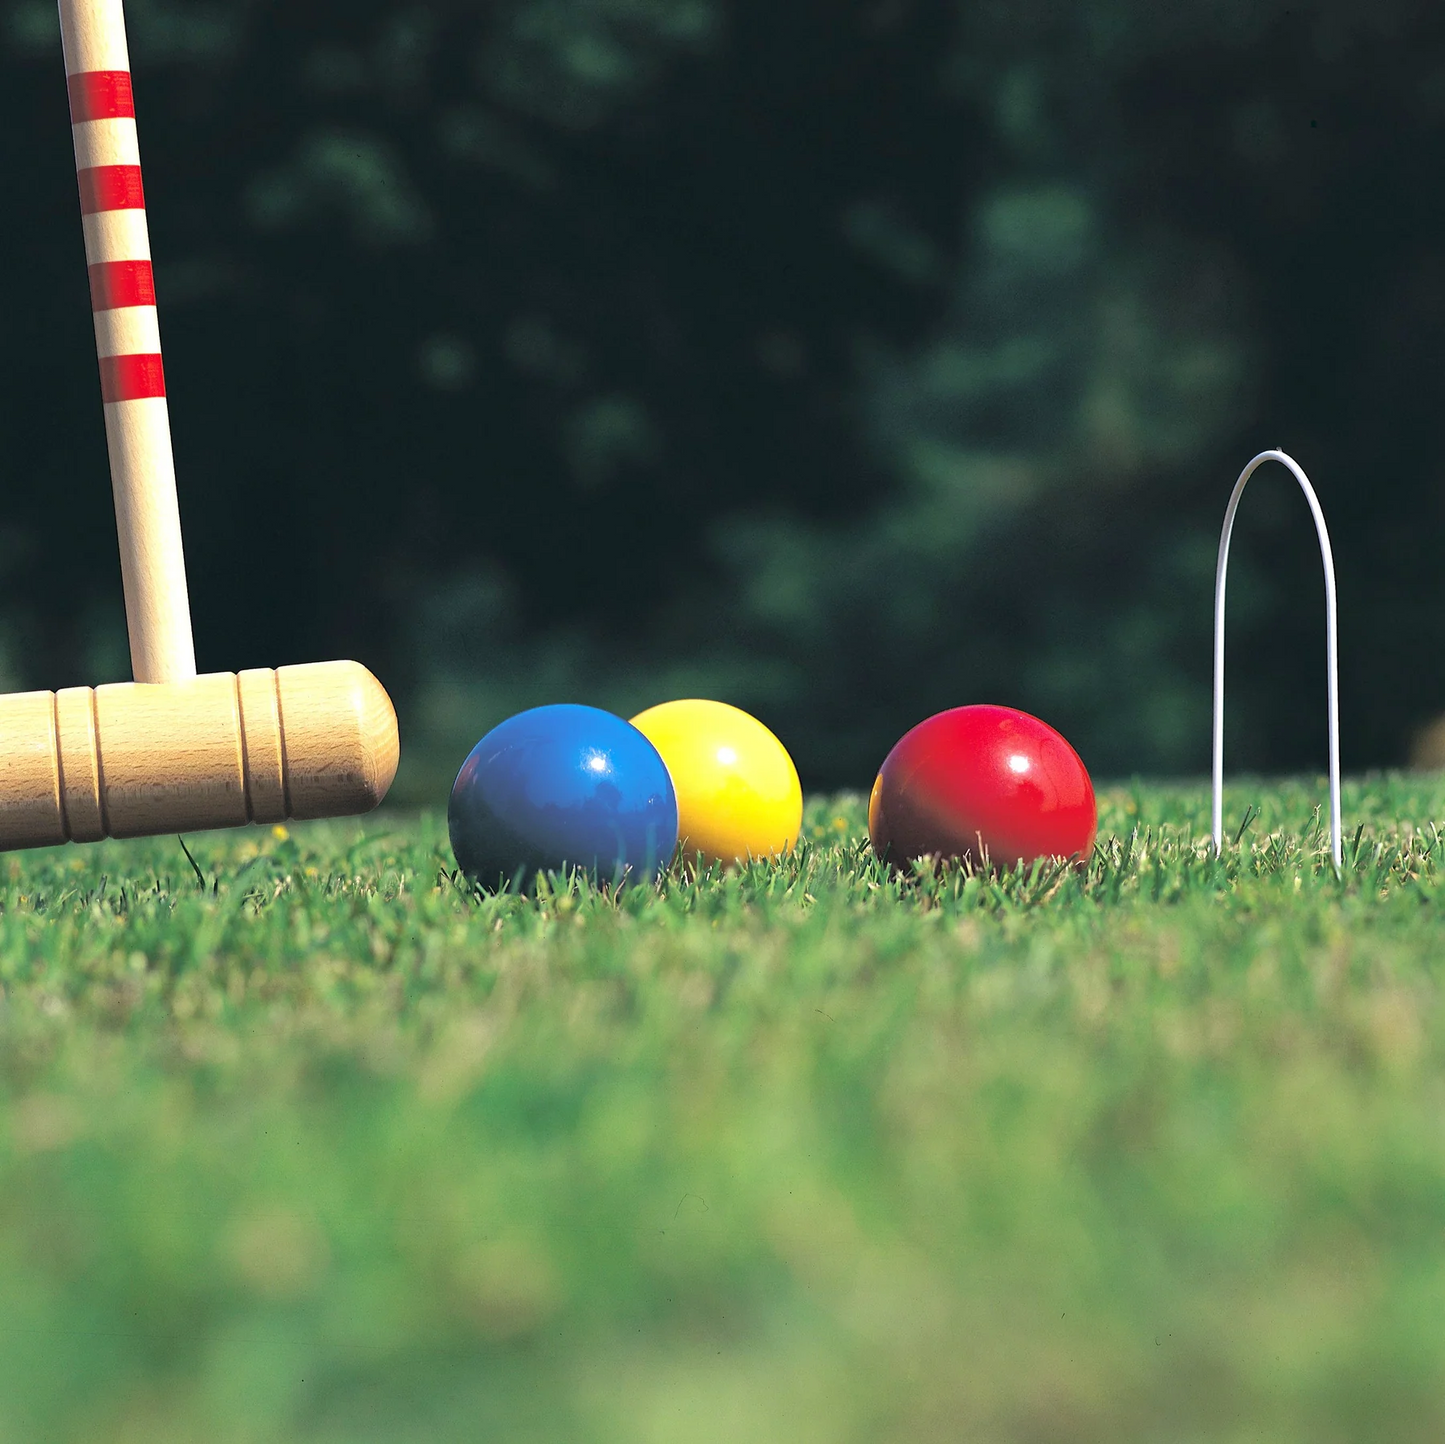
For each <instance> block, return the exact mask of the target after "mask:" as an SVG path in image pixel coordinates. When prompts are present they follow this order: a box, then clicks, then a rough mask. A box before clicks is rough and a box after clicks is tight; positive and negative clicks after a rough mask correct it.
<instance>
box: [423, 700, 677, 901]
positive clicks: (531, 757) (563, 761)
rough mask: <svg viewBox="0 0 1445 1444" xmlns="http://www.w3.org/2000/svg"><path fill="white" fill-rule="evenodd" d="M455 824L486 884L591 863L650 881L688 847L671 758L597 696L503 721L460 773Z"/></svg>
mask: <svg viewBox="0 0 1445 1444" xmlns="http://www.w3.org/2000/svg"><path fill="white" fill-rule="evenodd" d="M447 830H448V831H449V832H450V834H451V841H452V851H453V852H454V853H455V854H456V859H457V864H458V865H459V866H460V867H461V869H462V871H463V872H465V873H467V874H468V875H470V876H471V877H474V878H476V880H477V881H478V882H480V883H481V884H482V885H483V886H485V887H490V888H506V887H522V886H525V885H526V883H527V882H529V881H530V880H531V879H532V878H533V877H534V876H535V875H536V874H537V873H538V872H562V871H565V870H567V869H570V868H582V869H585V870H586V871H588V872H590V873H592V874H593V875H594V876H595V877H596V878H597V879H598V880H599V881H601V882H609V883H612V884H614V885H620V884H621V883H622V882H624V881H631V882H637V881H640V880H644V879H645V880H647V881H651V880H652V879H653V878H655V877H656V876H657V874H658V873H659V872H660V871H661V870H662V869H663V868H664V867H666V866H667V864H668V863H669V862H670V861H671V859H672V855H673V853H674V852H675V851H676V849H677V795H676V793H675V792H674V791H673V786H672V779H671V777H669V776H668V772H667V766H666V764H665V763H664V762H663V760H662V758H661V756H660V755H659V754H658V751H657V748H655V747H654V746H653V745H652V743H651V742H649V741H648V740H647V738H646V737H644V736H643V735H642V733H641V732H639V731H638V730H637V728H635V727H634V726H633V725H632V724H631V723H630V722H626V721H624V720H623V719H622V718H621V717H615V716H613V714H612V713H611V712H604V711H602V710H601V709H600V708H598V707H581V706H575V705H573V704H571V703H562V704H557V705H553V706H548V707H533V708H531V709H530V710H529V711H526V712H519V713H518V714H517V715H516V716H515V717H509V718H508V719H507V720H506V721H505V722H502V723H499V724H498V725H497V726H496V727H493V728H492V730H491V731H490V732H488V733H487V735H486V736H485V737H483V738H482V740H481V741H480V742H478V743H477V745H476V746H475V747H473V748H472V750H471V752H470V753H469V754H468V755H467V760H466V761H465V762H464V763H462V768H461V771H460V772H458V773H457V780H456V781H455V782H454V783H453V784H452V795H451V800H450V802H449V803H448V805H447Z"/></svg>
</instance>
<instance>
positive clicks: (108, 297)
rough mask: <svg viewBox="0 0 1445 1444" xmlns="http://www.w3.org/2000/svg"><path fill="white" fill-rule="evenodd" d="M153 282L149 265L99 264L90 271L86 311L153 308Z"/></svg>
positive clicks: (114, 262) (154, 281)
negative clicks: (88, 308) (88, 304)
mask: <svg viewBox="0 0 1445 1444" xmlns="http://www.w3.org/2000/svg"><path fill="white" fill-rule="evenodd" d="M155 303H156V278H155V272H154V271H152V270H151V263H150V262H149V261H101V262H100V263H99V264H98V265H94V266H92V267H91V268H90V308H91V310H92V311H118V310H120V309H121V307H123V306H154V305H155Z"/></svg>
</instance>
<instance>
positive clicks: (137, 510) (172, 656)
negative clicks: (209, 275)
mask: <svg viewBox="0 0 1445 1444" xmlns="http://www.w3.org/2000/svg"><path fill="white" fill-rule="evenodd" d="M59 3H60V28H61V34H62V37H63V40H64V45H65V74H66V78H67V82H68V85H69V90H70V119H71V130H72V134H73V136H74V139H75V166H76V171H77V173H78V178H79V181H80V210H81V217H82V220H83V223H84V226H85V254H86V260H87V262H88V263H89V266H90V294H91V305H92V309H93V311H94V313H95V344H96V351H97V354H98V355H99V357H100V389H101V397H102V399H103V401H104V403H105V432H106V441H107V443H108V446H109V450H110V476H111V485H112V487H113V490H114V493H115V521H116V530H117V532H118V533H119V536H120V569H121V577H122V579H123V581H124V583H125V612H126V622H127V624H128V626H129V628H130V658H131V670H132V673H133V674H134V676H135V680H136V681H137V682H182V681H186V680H187V679H189V678H191V677H194V676H195V675H196V654H195V646H194V644H193V642H192V640H191V608H190V598H189V596H188V594H187V590H186V563H185V555H184V552H183V551H182V547H181V518H180V510H179V507H178V506H177V503H176V471H175V462H174V460H173V458H172V455H171V428H170V416H169V413H168V412H167V410H166V383H165V373H164V371H163V370H162V367H161V339H160V327H159V324H158V321H157V317H156V293H155V280H154V276H153V275H152V272H151V251H150V235H149V232H148V230H147V228H146V214H145V198H144V193H143V191H142V189H141V174H140V149H139V146H138V143H137V140H136V127H135V105H134V103H133V101H132V99H131V78H130V57H129V52H128V51H127V49H126V41H125V15H124V12H123V11H122V8H121V0H59Z"/></svg>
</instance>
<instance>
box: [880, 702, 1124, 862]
mask: <svg viewBox="0 0 1445 1444" xmlns="http://www.w3.org/2000/svg"><path fill="white" fill-rule="evenodd" d="M1098 826H1099V810H1098V804H1097V803H1096V802H1095V800H1094V785H1093V783H1092V782H1091V781H1090V780H1089V772H1088V769H1087V768H1086V767H1085V766H1084V764H1083V761H1082V760H1081V759H1080V757H1079V754H1078V753H1077V752H1075V751H1074V749H1073V748H1072V747H1071V746H1070V745H1069V743H1068V742H1067V741H1066V740H1065V739H1064V738H1063V737H1062V736H1061V735H1060V734H1059V733H1058V732H1056V731H1055V730H1054V729H1053V728H1052V727H1050V726H1049V724H1048V723H1047V722H1041V721H1040V720H1039V719H1038V718H1037V717H1031V716H1030V715H1029V714H1028V713H1027V712H1020V711H1018V710H1017V709H1016V708H1014V707H996V706H991V705H977V706H972V707H954V708H952V709H951V710H950V711H947V712H940V713H938V714H937V716H934V717H930V718H929V719H928V720H927V721H926V722H920V723H919V724H918V726H916V727H915V728H913V729H912V730H911V731H910V732H908V733H906V734H905V735H904V736H903V737H902V738H901V739H900V740H899V741H898V743H897V744H896V745H895V746H894V748H893V750H892V751H891V752H890V753H889V754H888V756H887V757H886V758H885V759H884V761H883V766H882V768H880V769H879V772H878V779H877V781H876V782H874V784H873V795H872V797H871V798H870V799H869V802H868V834H869V836H870V837H871V838H872V840H873V850H874V852H876V853H877V854H878V856H879V857H881V858H885V859H887V861H889V862H890V863H892V864H893V865H894V866H895V867H906V866H907V865H908V864H909V863H910V862H912V861H913V860H914V859H916V858H920V857H926V856H933V857H937V858H939V859H957V860H959V861H969V862H972V863H974V864H975V865H978V866H983V865H985V864H986V865H988V866H991V867H995V868H1007V867H1012V866H1014V865H1015V864H1017V863H1025V864H1027V863H1031V862H1033V861H1035V860H1036V859H1037V858H1041V857H1062V858H1072V859H1087V858H1088V856H1089V855H1090V853H1091V852H1092V850H1093V846H1094V837H1095V834H1096V833H1097V831H1098Z"/></svg>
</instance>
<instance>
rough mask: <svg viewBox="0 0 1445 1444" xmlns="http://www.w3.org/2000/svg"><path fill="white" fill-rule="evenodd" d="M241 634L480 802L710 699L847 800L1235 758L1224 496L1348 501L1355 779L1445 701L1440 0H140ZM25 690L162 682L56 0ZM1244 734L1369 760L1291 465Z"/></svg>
mask: <svg viewBox="0 0 1445 1444" xmlns="http://www.w3.org/2000/svg"><path fill="white" fill-rule="evenodd" d="M128 11H129V22H130V30H131V43H132V59H133V64H134V68H135V71H136V89H137V99H138V107H139V119H140V130H141V144H142V150H143V153H144V158H145V165H146V180H147V190H148V198H149V203H150V218H151V227H152V240H153V245H154V249H155V253H156V257H157V284H158V289H159V293H160V303H161V319H162V328H163V332H164V336H165V345H166V353H167V370H168V375H169V378H170V392H171V405H172V415H173V421H174V426H175V436H176V449H177V459H178V466H179V471H180V482H181V488H182V508H183V514H184V518H185V523H186V534H187V544H188V556H189V564H190V571H191V576H192V591H193V599H194V606H195V620H196V629H197V640H198V647H199V652H200V660H201V663H202V665H203V666H204V667H207V668H217V669H221V668H225V669H232V668H236V667H241V666H250V665H277V664H279V663H282V662H288V661H301V660H316V659H320V658H324V657H329V656H337V655H354V656H357V657H359V658H360V659H362V660H364V661H366V662H368V663H369V664H370V665H371V666H372V667H373V669H374V670H376V671H377V673H378V674H379V675H380V676H381V677H382V678H383V680H385V681H386V682H387V684H388V686H389V687H390V688H391V690H392V692H393V694H394V695H395V696H396V697H397V699H398V701H399V703H400V705H401V710H402V713H403V728H404V748H405V750H406V753H407V759H408V768H409V772H408V774H407V776H408V779H409V782H408V784H407V785H408V786H409V787H410V789H411V792H412V795H413V796H430V797H433V798H434V797H435V796H436V795H437V793H438V789H439V788H441V787H444V785H445V780H446V778H447V776H448V775H449V770H450V769H451V768H454V767H455V765H456V763H457V761H459V759H460V756H461V755H462V752H463V751H464V749H465V747H466V746H467V745H469V743H470V742H471V741H472V740H474V739H475V738H476V737H477V736H479V735H480V734H481V732H482V731H484V730H485V729H486V728H487V727H488V726H490V725H491V724H492V723H493V722H495V721H496V720H498V719H499V718H500V717H501V716H502V715H504V714H505V713H506V712H507V711H509V710H514V709H516V708H519V707H522V706H526V705H532V704H535V703H538V702H542V701H553V700H562V699H571V700H583V701H593V702H597V703H599V704H601V705H605V706H611V707H613V708H615V709H617V710H621V711H626V710H628V709H635V708H637V707H640V706H643V705H646V704H647V703H649V702H654V701H659V700H663V699H664V698H666V697H668V696H676V695H685V694H686V695H696V694H704V695H714V696H719V697H723V698H726V699H728V700H732V701H735V702H737V703H739V704H740V705H743V706H747V707H749V708H751V709H753V710H755V711H757V712H758V713H759V714H760V715H762V716H763V717H764V718H765V719H766V720H767V721H768V722H769V723H770V724H772V725H773V726H774V728H775V730H777V731H778V732H779V733H780V734H781V735H782V736H783V737H784V739H785V741H787V742H788V744H789V745H790V747H791V748H792V750H793V751H794V754H795V756H796V757H797V759H798V762H799V765H800V768H801V770H802V771H803V772H804V774H805V779H806V780H807V781H809V782H811V783H814V784H828V785H854V786H861V785H866V784H867V783H868V781H869V780H870V779H871V775H872V771H873V769H874V767H875V766H876V764H877V762H878V760H879V759H880V757H881V756H882V754H883V752H884V751H885V750H886V749H887V747H888V746H889V745H890V744H891V743H892V741H893V740H894V739H895V738H896V737H897V736H898V735H899V734H900V733H901V732H902V731H903V730H904V729H905V728H907V727H908V726H910V725H911V724H912V723H913V722H915V721H917V720H919V719H920V718H921V717H923V716H925V715H927V714H928V713H929V712H931V711H935V710H938V709H939V708H942V707H944V706H948V705H954V704H957V703H959V702H963V701H970V700H998V701H1007V702H1012V703H1015V704H1018V705H1021V706H1024V707H1027V708H1029V709H1030V710H1033V711H1037V712H1039V713H1041V714H1042V715H1044V716H1046V717H1048V718H1049V719H1050V720H1051V721H1053V722H1054V723H1055V724H1056V725H1058V726H1059V727H1061V728H1062V729H1063V730H1064V731H1065V732H1066V733H1067V734H1068V735H1069V736H1070V737H1071V738H1072V739H1073V740H1074V741H1075V742H1076V744H1077V745H1078V746H1079V748H1080V750H1081V751H1082V752H1083V754H1084V756H1085V758H1086V760H1088V761H1089V763H1090V764H1091V766H1092V767H1093V768H1094V769H1095V770H1096V772H1101V773H1103V774H1105V775H1111V774H1114V775H1117V774H1122V773H1129V772H1135V771H1139V772H1160V771H1164V772H1184V771H1197V770H1199V769H1201V768H1202V767H1203V766H1204V765H1205V763H1206V760H1207V743H1208V717H1207V712H1208V673H1209V627H1210V601H1211V592H1212V579H1213V554H1214V548H1215V545H1216V541H1217V535H1218V532H1217V529H1218V525H1219V519H1220V515H1221V513H1222V510H1223V506H1224V502H1225V499H1226V497H1227V495H1228V490H1229V487H1230V485H1231V484H1232V482H1233V479H1234V477H1235V475H1236V474H1237V472H1238V470H1239V468H1240V466H1241V465H1242V464H1243V463H1244V461H1246V460H1247V459H1248V458H1249V457H1250V456H1251V455H1253V454H1254V452H1255V451H1257V450H1259V449H1261V448H1262V447H1264V446H1267V445H1275V444H1278V445H1282V446H1284V447H1286V448H1287V449H1289V450H1291V451H1292V452H1293V453H1294V454H1295V455H1296V456H1298V457H1299V459H1300V460H1301V461H1302V463H1303V464H1304V465H1305V466H1306V468H1307V469H1308V470H1310V471H1311V473H1312V475H1313V477H1314V480H1315V482H1316V485H1317V486H1318V489H1319V491H1320V494H1321V497H1322V499H1323V501H1324V505H1325V509H1326V513H1327V515H1328V517H1329V519H1330V522H1331V525H1332V528H1333V531H1334V533H1335V538H1336V550H1337V553H1338V560H1339V564H1340V586H1341V606H1342V625H1343V666H1344V711H1345V725H1346V734H1345V745H1346V762H1347V765H1348V766H1350V767H1352V768H1362V767H1366V766H1374V765H1385V764H1391V763H1396V762H1399V761H1401V760H1403V759H1404V758H1405V757H1406V756H1407V754H1408V752H1409V749H1410V746H1411V739H1412V737H1413V736H1414V735H1415V734H1416V733H1417V731H1418V729H1420V728H1421V727H1422V726H1423V725H1424V724H1425V723H1426V722H1428V721H1429V720H1430V719H1431V718H1432V717H1433V716H1434V715H1435V714H1436V713H1438V712H1440V711H1441V710H1445V672H1442V668H1441V665H1440V662H1441V656H1442V641H1445V608H1442V603H1441V599H1440V596H1439V594H1438V593H1437V591H1436V585H1437V580H1436V579H1437V572H1438V565H1439V558H1440V556H1441V554H1442V548H1445V509H1442V496H1445V490H1442V475H1441V471H1442V467H1441V456H1442V447H1441V438H1440V432H1441V425H1440V420H1441V416H1442V404H1441V403H1442V399H1445V397H1442V375H1445V370H1442V367H1445V250H1442V244H1441V237H1442V234H1445V216H1442V214H1441V212H1442V209H1445V206H1442V194H1445V188H1442V186H1441V184H1440V181H1439V178H1440V176H1441V175H1442V174H1445V45H1442V41H1445V21H1442V19H1441V18H1440V12H1439V10H1438V7H1432V6H1431V5H1429V4H1428V3H1424V0H1419V3H1406V0H1370V3H1365V0H1348V3H1347V0H1326V3H1316V4H1298V3H1292V4H1288V5H1286V4H1282V3H1277V0H1171V3H1170V4H1167V5H1161V4H1159V3H1158V0H1080V3H1078V4H1076V5H1061V4H1058V3H1056V0H1012V3H1003V0H991V3H983V0H978V3H969V0H867V3H855V0H489V3H463V0H431V3H399V0H347V3H344V4H343V3H338V0H193V3H189V0H132V3H131V4H130V5H129V6H128ZM0 15H3V20H4V31H3V50H0V106H3V107H4V111H5V122H6V123H5V125H4V127H3V130H0V146H3V154H0V168H3V173H4V175H5V179H6V184H7V194H8V195H9V197H10V200H9V202H8V215H9V217H10V224H9V225H7V226H6V227H5V230H4V240H3V242H0V246H3V247H4V248H5V249H4V251H3V253H0V268H3V273H4V274H5V275H6V276H7V277H8V278H9V281H10V285H9V287H8V288H7V293H6V295H7V301H6V305H5V308H4V312H3V314H4V317H5V322H4V324H5V328H6V333H7V342H8V344H7V346H6V348H5V352H4V354H5V357H6V361H5V363H4V364H5V369H6V375H5V381H6V384H5V386H4V387H3V389H0V441H3V453H0V455H3V465H4V467H5V475H6V478H7V483H8V484H7V485H6V487H5V493H4V494H5V497H6V505H5V507H4V510H3V513H0V672H3V674H4V675H3V677H0V681H3V683H4V684H5V685H6V686H11V687H15V686H29V685H44V686H55V685H65V684H72V683H75V682H77V681H91V682H93V681H99V680H105V679H108V678H112V677H117V676H124V675H126V674H127V662H126V657H125V643H124V627H123V621H122V618H121V613H120V607H119V595H120V585H119V571H118V565H117V563H116V559H115V544H114V534H113V522H112V519H111V515H110V503H109V489H108V478H107V475H106V470H105V459H104V443H103V434H102V428H101V417H100V406H99V400H98V386H97V382H96V368H95V361H94V356H93V349H92V341H91V335H90V322H89V314H88V306H87V293H86V283H85V273H84V260H83V253H82V246H81V236H80V226H79V220H78V206H77V203H76V199H75V182H74V174H73V168H72V161H71V155H70V137H69V128H68V122H67V114H66V102H65V89H64V84H63V78H62V74H61V67H60V55H59V45H58V32H57V25H56V21H55V17H54V12H53V7H52V6H51V5H49V4H46V3H43V0H35V3H29V0H24V3H21V0H9V3H8V4H0ZM1236 557H1237V560H1236V563H1235V571H1234V574H1233V578H1234V579H1233V583H1232V596H1233V606H1232V623H1233V626H1232V632H1231V648H1232V660H1231V687H1232V704H1231V708H1232V710H1231V722H1230V733H1231V749H1232V752H1233V754H1234V755H1233V759H1232V761H1233V764H1234V765H1238V766H1245V767H1253V768H1299V767H1310V768H1314V767H1317V766H1318V765H1319V761H1320V759H1321V758H1322V756H1323V731H1322V714H1323V667H1322V656H1323V645H1322V635H1323V628H1322V616H1321V589H1320V580H1319V563H1318V558H1317V555H1316V553H1315V550H1314V540H1313V533H1312V530H1311V528H1310V526H1309V523H1308V515H1307V512H1306V511H1305V508H1304V505H1303V502H1302V500H1301V499H1300V498H1299V496H1298V495H1297V493H1295V492H1294V491H1293V489H1292V483H1289V482H1288V480H1287V478H1286V477H1285V475H1284V473H1283V472H1279V473H1278V474H1277V475H1270V474H1268V473H1264V474H1261V477H1260V479H1259V481H1257V482H1256V483H1255V485H1254V487H1253V488H1252V491H1251V495H1250V498H1249V503H1248V506H1247V507H1246V509H1245V515H1244V517H1243V519H1242V521H1241V529H1240V535H1239V541H1238V549H1237V552H1236Z"/></svg>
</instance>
